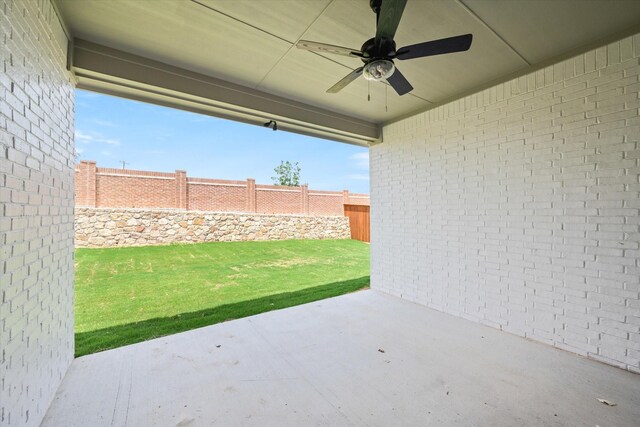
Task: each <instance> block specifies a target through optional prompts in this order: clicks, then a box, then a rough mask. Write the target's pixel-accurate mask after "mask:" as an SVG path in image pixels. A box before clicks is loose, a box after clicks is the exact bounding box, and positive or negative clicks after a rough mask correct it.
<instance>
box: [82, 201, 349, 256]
mask: <svg viewBox="0 0 640 427" xmlns="http://www.w3.org/2000/svg"><path fill="white" fill-rule="evenodd" d="M75 229H76V240H75V241H76V247H80V248H108V247H116V246H118V247H124V246H147V245H165V244H169V243H196V242H236V241H246V240H286V239H348V238H350V230H349V218H346V217H340V216H315V217H314V216H302V215H265V214H255V213H229V212H224V213H222V212H201V211H178V210H165V209H162V210H161V209H114V208H76V210H75Z"/></svg>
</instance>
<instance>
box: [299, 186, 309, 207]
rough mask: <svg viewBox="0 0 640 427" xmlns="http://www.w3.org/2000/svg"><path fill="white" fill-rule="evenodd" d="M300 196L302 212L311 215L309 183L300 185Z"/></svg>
mask: <svg viewBox="0 0 640 427" xmlns="http://www.w3.org/2000/svg"><path fill="white" fill-rule="evenodd" d="M300 196H301V198H302V213H303V214H305V215H309V184H304V185H302V186H301V187H300Z"/></svg>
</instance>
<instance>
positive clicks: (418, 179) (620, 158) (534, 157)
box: [370, 35, 640, 372]
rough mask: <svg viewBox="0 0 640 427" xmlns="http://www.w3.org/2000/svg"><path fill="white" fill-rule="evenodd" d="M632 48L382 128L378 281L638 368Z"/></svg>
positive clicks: (639, 234) (638, 217)
mask: <svg viewBox="0 0 640 427" xmlns="http://www.w3.org/2000/svg"><path fill="white" fill-rule="evenodd" d="M639 57H640V35H636V36H635V37H630V38H626V39H623V40H620V41H618V42H616V43H612V44H610V45H608V46H605V47H602V48H599V49H596V50H594V51H591V52H587V53H585V54H583V55H580V56H577V57H575V58H572V59H570V60H567V61H564V62H561V63H558V64H555V65H553V66H550V67H547V68H545V69H542V70H539V71H536V72H534V73H532V74H529V75H527V76H523V77H520V78H517V79H515V80H512V81H509V82H506V83H504V84H500V85H498V86H495V87H492V88H490V89H487V90H484V91H482V92H480V93H476V94H474V95H471V96H468V97H466V98H463V99H459V100H457V101H454V102H452V103H449V104H446V105H443V106H440V107H437V108H434V109H432V110H430V111H427V112H425V113H422V114H418V115H416V116H413V117H411V118H408V119H405V120H402V121H400V122H397V123H394V124H391V125H388V126H385V128H384V142H383V143H382V144H379V145H376V146H374V147H372V148H371V153H370V156H371V176H372V192H371V215H372V222H371V224H372V230H371V235H372V240H371V241H372V245H371V269H372V271H371V276H372V287H373V288H375V289H379V290H382V291H384V292H388V293H390V294H393V295H397V296H401V297H402V298H406V299H409V300H412V301H416V302H419V303H422V304H424V305H427V306H429V307H432V308H435V309H437V310H441V311H444V312H447V313H451V314H455V315H458V316H461V317H464V318H467V319H470V320H473V321H477V322H480V323H484V324H487V325H490V326H493V327H496V328H499V329H502V330H505V331H508V332H511V333H514V334H518V335H521V336H526V337H528V338H532V339H534V340H538V341H542V342H545V343H548V344H551V345H554V346H556V347H559V348H562V349H565V350H569V351H572V352H575V353H578V354H582V355H585V356H588V357H591V358H594V359H597V360H600V361H603V362H606V363H609V364H612V365H616V366H620V367H622V368H626V369H629V370H631V371H634V372H640V248H639V246H640V145H639V144H640V142H639V141H640V114H639V108H640V98H639V96H638V92H639V91H640V80H639V78H638V76H639V74H640V65H639V59H638V58H639ZM425 327H428V326H425Z"/></svg>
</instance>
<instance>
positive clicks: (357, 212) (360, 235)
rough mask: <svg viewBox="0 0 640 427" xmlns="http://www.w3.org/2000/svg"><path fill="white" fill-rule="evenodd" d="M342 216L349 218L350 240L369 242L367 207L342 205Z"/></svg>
mask: <svg viewBox="0 0 640 427" xmlns="http://www.w3.org/2000/svg"><path fill="white" fill-rule="evenodd" d="M344 216H346V217H349V227H351V238H352V239H356V240H362V241H363V242H370V241H371V238H370V234H369V227H370V225H369V206H362V205H344Z"/></svg>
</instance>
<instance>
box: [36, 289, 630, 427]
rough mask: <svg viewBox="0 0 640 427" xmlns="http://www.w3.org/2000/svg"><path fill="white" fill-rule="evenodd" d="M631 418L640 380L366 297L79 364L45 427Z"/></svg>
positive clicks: (550, 422) (616, 421)
mask: <svg viewBox="0 0 640 427" xmlns="http://www.w3.org/2000/svg"><path fill="white" fill-rule="evenodd" d="M598 399H603V400H607V401H609V402H611V403H614V404H615V405H616V406H608V405H606V404H604V403H601V402H600V401H599V400H598ZM638 419H640V381H638V376H637V375H635V374H632V373H630V372H625V371H623V370H621V369H617V368H614V367H611V366H607V365H604V364H601V363H599V362H595V361H593V360H588V359H586V358H583V357H580V356H576V355H574V354H571V353H567V352H564V351H561V350H558V349H554V348H551V347H548V346H546V345H544V344H540V343H535V342H532V341H528V340H525V339H523V338H520V337H517V336H514V335H510V334H508V333H505V332H500V331H498V330H496V329H493V328H490V327H488V326H483V325H480V324H477V323H473V322H470V321H467V320H464V319H461V318H457V317H454V316H450V315H447V314H443V313H440V312H437V311H435V310H432V309H428V308H425V307H423V306H419V305H417V304H413V303H410V302H406V301H403V300H401V299H399V298H396V297H392V296H388V295H385V294H382V293H378V292H375V291H362V292H358V293H354V294H349V295H345V296H341V297H337V298H333V299H329V300H323V301H318V302H315V303H311V304H307V305H303V306H298V307H293V308H288V309H285V310H280V311H275V312H270V313H265V314H261V315H258V316H254V317H249V318H245V319H240V320H234V321H230V322H227V323H222V324H218V325H213V326H209V327H205V328H201V329H197V330H193V331H190V332H185V333H182V334H178V335H173V336H169V337H165V338H160V339H156V340H152V341H148V342H144V343H140V344H135V345H131V346H127V347H122V348H119V349H115V350H110V351H105V352H102V353H98V354H94V355H90V356H86V357H81V358H79V359H76V360H74V362H73V364H72V366H71V368H70V370H69V372H68V373H67V375H66V377H65V379H64V381H63V383H62V385H61V386H60V389H59V390H58V393H57V395H56V398H55V400H54V402H53V404H52V406H51V407H50V409H49V411H48V413H47V415H46V417H45V420H44V422H43V424H42V425H43V426H44V427H49V426H52V427H53V426H62V425H64V426H68V427H72V426H87V425H91V426H95V427H99V426H111V425H119V426H141V425H158V426H176V425H177V426H199V425H234V426H237V425H259V426H264V425H281V426H282V425H292V426H301V425H331V426H337V425H340V426H341V425H345V426H346V425H356V426H358V425H380V426H390V425H485V426H516V425H518V426H526V425H531V426H540V425H547V426H554V425H558V426H560V425H585V426H587V425H588V426H594V425H601V426H609V425H610V426H633V425H637V420H638Z"/></svg>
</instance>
